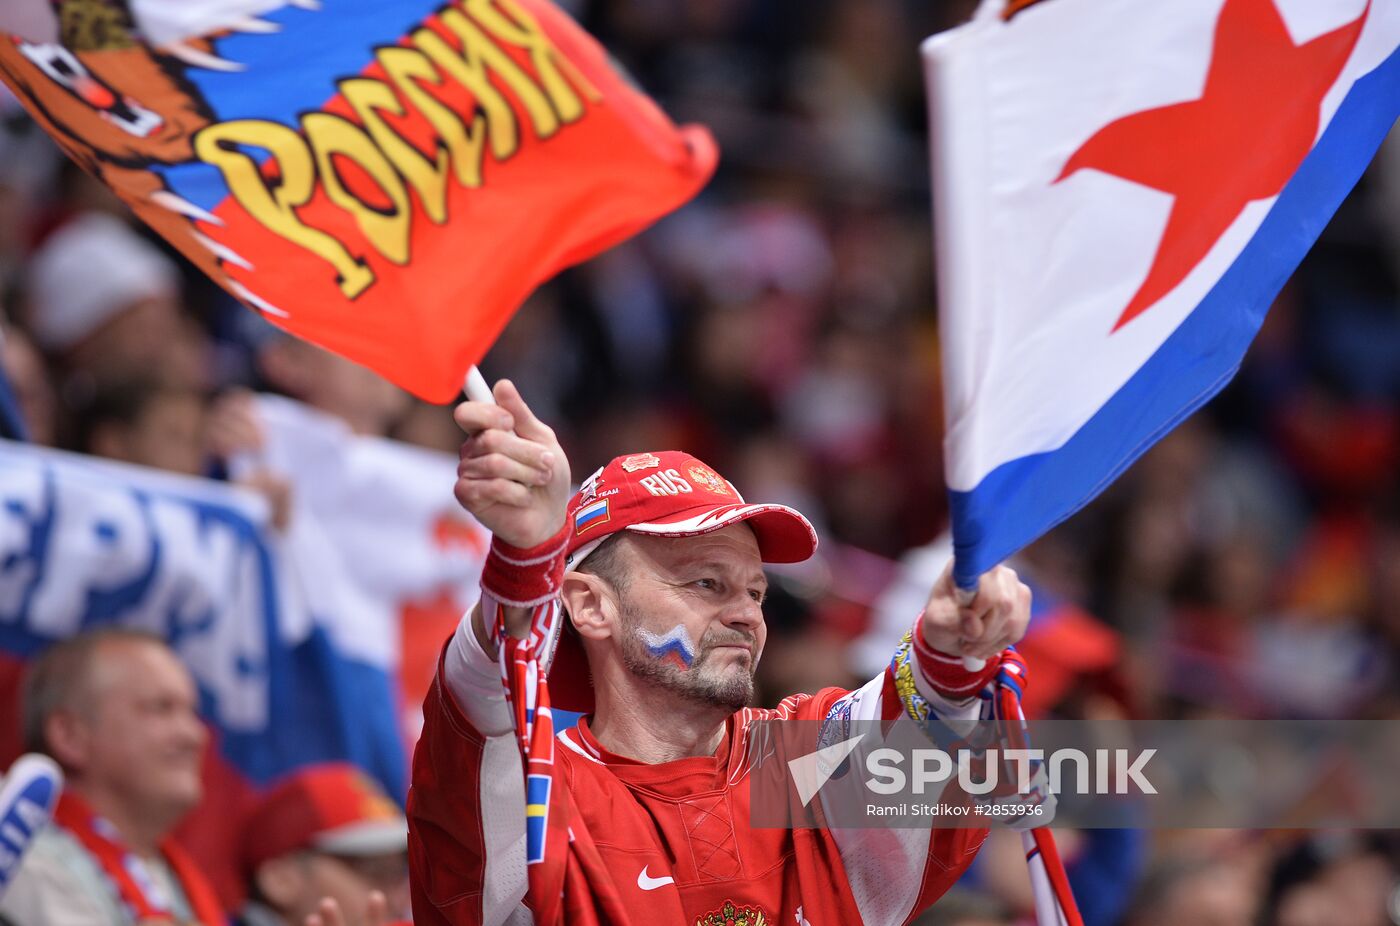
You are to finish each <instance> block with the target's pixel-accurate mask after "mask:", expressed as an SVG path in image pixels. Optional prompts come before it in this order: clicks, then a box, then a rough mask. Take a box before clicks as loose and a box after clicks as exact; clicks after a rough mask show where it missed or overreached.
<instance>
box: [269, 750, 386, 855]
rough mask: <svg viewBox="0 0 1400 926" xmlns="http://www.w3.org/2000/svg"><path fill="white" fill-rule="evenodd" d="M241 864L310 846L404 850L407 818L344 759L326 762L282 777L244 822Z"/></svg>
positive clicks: (334, 850)
mask: <svg viewBox="0 0 1400 926" xmlns="http://www.w3.org/2000/svg"><path fill="white" fill-rule="evenodd" d="M243 832H244V838H243V863H244V865H245V867H246V869H247V871H249V872H250V873H251V872H254V871H256V870H257V868H258V866H259V865H261V864H262V863H263V862H266V861H268V860H269V859H274V858H277V857H278V856H280V855H286V854H287V853H289V852H296V851H298V850H301V849H315V850H317V851H321V852H326V853H329V854H332V855H354V856H374V855H391V854H393V853H397V852H406V851H408V820H406V819H405V818H404V815H403V813H402V811H400V810H399V807H398V805H397V804H395V803H394V802H393V801H392V800H390V799H389V796H388V795H387V794H385V793H384V790H383V789H382V788H381V787H379V785H378V784H377V783H376V782H375V781H374V780H373V779H372V778H370V777H369V776H368V775H366V774H365V773H364V772H362V771H360V769H358V768H356V767H355V766H354V765H351V764H349V763H348V762H328V763H325V764H323V765H312V766H308V767H306V768H303V769H300V770H298V771H296V772H293V773H292V774H290V775H288V776H287V777H285V778H283V779H282V780H281V781H279V782H278V783H277V784H276V785H274V786H273V787H272V789H271V790H269V791H268V792H267V793H266V794H264V795H263V796H262V798H261V799H260V800H259V801H258V803H257V804H256V806H254V807H253V809H252V811H251V812H250V813H249V814H248V817H247V819H246V820H245V821H244V829H243Z"/></svg>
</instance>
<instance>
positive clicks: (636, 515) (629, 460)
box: [549, 450, 817, 713]
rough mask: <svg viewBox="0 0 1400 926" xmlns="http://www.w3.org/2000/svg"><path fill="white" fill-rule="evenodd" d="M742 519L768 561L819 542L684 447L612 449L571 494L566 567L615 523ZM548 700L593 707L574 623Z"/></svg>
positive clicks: (676, 532)
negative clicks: (620, 453) (620, 452)
mask: <svg viewBox="0 0 1400 926" xmlns="http://www.w3.org/2000/svg"><path fill="white" fill-rule="evenodd" d="M740 522H744V523H746V524H748V525H749V527H750V528H752V529H753V532H754V536H755V537H756V538H757V539H758V552H759V555H760V556H761V557H762V558H763V561H764V562H765V563H800V562H802V561H803V560H805V559H807V558H808V557H810V556H811V555H812V554H813V553H814V552H815V551H816V549H817V532H816V531H815V530H814V529H813V528H812V525H811V522H809V521H808V520H807V519H806V518H805V517H803V516H802V515H801V513H799V512H798V511H796V510H795V509H792V508H789V507H788V506H786V505H775V504H749V503H748V502H745V501H744V498H743V496H742V495H740V494H739V490H738V489H736V488H734V485H733V483H731V482H730V481H729V480H727V479H725V478H724V477H723V476H721V475H720V474H719V473H717V472H715V470H714V469H712V468H711V467H709V466H707V465H706V464H705V463H703V462H701V461H700V460H698V459H696V458H695V457H693V456H691V455H690V454H688V453H682V452H681V451H679V450H659V451H656V452H654V453H633V454H628V455H627V456H624V457H617V458H616V459H614V460H613V461H612V462H610V463H608V465H606V466H604V467H603V468H602V469H600V470H598V471H597V472H596V473H594V474H593V475H592V476H589V477H588V478H587V479H585V480H584V481H583V483H582V485H580V486H579V490H578V491H577V492H576V493H574V497H573V498H572V499H570V500H569V507H568V516H567V520H566V522H565V523H566V524H567V526H568V530H569V546H568V567H569V568H570V569H577V568H578V567H579V566H580V565H581V564H582V563H583V561H584V560H585V559H587V558H588V555H589V554H590V553H592V552H593V551H594V550H596V549H597V548H598V546H599V545H600V544H601V543H602V542H603V541H604V540H606V539H607V538H608V537H611V536H612V535H613V534H616V533H618V532H619V531H623V530H626V531H631V532H633V533H636V534H647V535H649V536H653V537H697V536H699V535H701V534H708V533H711V532H713V531H717V530H722V529H724V528H726V527H729V526H730V525H731V524H738V523H740ZM549 679H550V685H549V692H550V700H551V703H552V704H553V705H554V706H556V707H560V708H563V709H564V710H568V711H580V712H584V713H586V712H588V711H591V710H592V709H593V686H592V682H591V679H590V678H589V674H588V661H587V659H586V658H585V656H584V653H583V647H582V645H581V644H580V643H579V640H578V637H577V636H576V635H575V634H574V632H573V630H572V628H571V627H569V626H568V625H566V626H565V627H564V628H563V631H562V632H561V634H560V636H559V647H558V649H557V651H556V652H555V655H554V663H553V665H552V666H551V668H550V673H549Z"/></svg>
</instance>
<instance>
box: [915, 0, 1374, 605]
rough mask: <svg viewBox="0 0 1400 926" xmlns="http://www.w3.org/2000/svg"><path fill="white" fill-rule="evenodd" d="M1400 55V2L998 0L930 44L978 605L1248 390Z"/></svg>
mask: <svg viewBox="0 0 1400 926" xmlns="http://www.w3.org/2000/svg"><path fill="white" fill-rule="evenodd" d="M1398 44H1400V0H1175V2H1172V3H1157V4H1152V3H1148V4H1144V3H1141V2H1137V0H1038V2H1026V0H1014V2H1008V0H985V2H984V3H983V4H982V5H981V7H980V8H979V10H978V12H977V14H976V15H975V17H974V18H973V20H972V21H971V22H970V23H968V24H967V25H965V26H962V27H960V28H958V29H954V30H952V31H950V32H946V33H942V34H940V35H936V36H934V37H932V38H930V39H928V40H927V41H926V42H925V43H924V46H923V56H924V63H925V70H926V77H927V81H928V92H929V101H930V114H931V134H932V147H933V161H934V167H933V181H934V204H935V231H936V242H937V259H938V268H939V282H940V312H941V331H942V337H943V352H944V390H945V401H946V404H947V414H946V418H947V422H948V432H947V436H946V440H945V448H944V449H945V456H946V464H947V474H948V486H949V491H950V501H951V508H952V513H953V535H954V549H955V555H956V567H955V568H956V578H957V580H958V582H959V584H960V585H962V586H964V587H969V586H971V585H972V584H973V583H975V580H976V577H977V575H978V574H980V573H981V572H984V571H985V570H986V569H988V568H990V567H992V566H993V565H995V564H996V563H998V562H1000V561H1001V560H1002V559H1004V558H1005V557H1007V556H1008V555H1010V554H1011V553H1013V552H1015V551H1016V550H1017V549H1019V548H1020V547H1022V546H1023V545H1025V544H1026V543H1028V542H1030V541H1031V540H1034V539H1035V538H1036V537H1038V536H1039V535H1040V534H1041V533H1043V532H1044V531H1046V530H1048V529H1049V528H1050V527H1052V526H1054V525H1055V524H1057V523H1058V522H1060V521H1061V520H1063V519H1064V518H1066V517H1068V516H1069V515H1070V514H1072V513H1074V512H1075V511H1076V510H1078V509H1079V508H1080V507H1081V506H1083V505H1084V504H1085V503H1086V502H1088V501H1089V500H1090V499H1091V498H1093V497H1094V496H1095V495H1096V494H1097V493H1098V492H1099V491H1100V490H1102V489H1103V488H1104V487H1105V486H1106V485H1108V483H1110V482H1111V481H1112V480H1113V478H1114V477H1116V476H1117V475H1118V474H1119V473H1120V472H1121V471H1122V470H1123V469H1124V468H1126V467H1127V466H1128V465H1129V464H1130V463H1132V461H1133V460H1135V459H1136V458H1137V457H1138V456H1139V455H1141V454H1142V453H1143V451H1145V450H1146V449H1147V448H1148V447H1149V446H1151V445H1152V443H1153V442H1155V441H1156V440H1157V439H1158V438H1160V437H1161V436H1162V435H1163V434H1165V433H1166V432H1167V431H1169V430H1170V429H1171V428H1172V427H1174V426H1175V425H1176V424H1177V423H1178V422H1180V421H1181V420H1182V419H1183V418H1185V417H1186V416H1187V415H1189V414H1190V413H1191V412H1193V411H1194V410H1195V409H1197V408H1198V407H1200V405H1201V404H1202V403H1204V402H1205V401H1206V400H1207V399H1209V398H1210V397H1211V396H1213V395H1214V394H1215V393H1216V392H1218V391H1219V390H1220V388H1221V387H1222V386H1223V385H1224V384H1225V383H1226V382H1227V381H1228V380H1229V379H1230V378H1231V376H1233V374H1234V372H1235V370H1236V368H1237V367H1238V365H1239V363H1240V359H1241V357H1242V356H1243V354H1244V351H1245V349H1246V348H1247V347H1248V345H1249V342H1250V341H1251V340H1252V339H1253V337H1254V335H1255V333H1256V332H1257V331H1258V329H1259V326H1260V324H1261V323H1262V321H1263V317H1264V314H1265V312H1266V311H1267V310H1268V307H1269V305H1270V303H1271V302H1272V301H1273V298H1274V297H1275V295H1277V293H1278V290H1279V289H1280V288H1281V287H1282V285H1283V283H1284V282H1285V281H1286V280H1287V278H1288V276H1289V274H1291V273H1292V271H1293V269H1294V268H1295V267H1296V266H1297V264H1298V262H1299V261H1300V260H1301V259H1302V258H1303V256H1304V254H1306V252H1307V250H1308V248H1309V247H1311V245H1312V243H1313V241H1314V240H1316V238H1317V235H1318V234H1319V233H1320V232H1321V230H1322V228H1323V226H1324V225H1325V224H1326V222H1327V220H1328V219H1329V218H1330V217H1331V215H1332V213H1333V212H1334V211H1335V210H1336V208H1337V206H1338V205H1339V204H1340V203H1341V201H1342V199H1343V198H1344V197H1345V196H1346V194H1347V193H1348V192H1349V191H1350V189H1351V187H1352V186H1353V185H1354V184H1355V182H1356V180H1357V178H1358V177H1359V176H1360V175H1361V173H1362V171H1363V170H1364V169H1365V167H1366V165H1367V164H1368V163H1369V161H1370V160H1371V157H1372V156H1373V155H1374V153H1375V150H1376V148H1377V147H1378V146H1379V145H1380V142H1381V141H1382V140H1383V138H1384V137H1385V135H1386V133H1387V132H1388V131H1389V129H1390V128H1391V126H1392V125H1393V123H1394V122H1395V119H1396V116H1397V114H1400V56H1397V53H1396V48H1397V45H1398Z"/></svg>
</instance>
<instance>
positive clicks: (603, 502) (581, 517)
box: [574, 498, 609, 535]
mask: <svg viewBox="0 0 1400 926" xmlns="http://www.w3.org/2000/svg"><path fill="white" fill-rule="evenodd" d="M608 520H609V515H608V500H607V499H606V498H600V499H598V500H597V501H596V502H593V503H592V504H591V505H584V506H583V507H582V508H580V509H579V510H578V511H577V512H575V513H574V534H575V535H577V534H582V533H583V532H584V531H586V530H589V529H590V528H593V527H596V526H598V525H599V524H603V523H606V522H607V521H608Z"/></svg>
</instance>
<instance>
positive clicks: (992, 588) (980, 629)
mask: <svg viewBox="0 0 1400 926" xmlns="http://www.w3.org/2000/svg"><path fill="white" fill-rule="evenodd" d="M1030 620H1031V590H1030V589H1029V588H1027V587H1026V585H1025V583H1024V582H1022V581H1021V580H1020V579H1019V578H1017V576H1016V572H1015V570H1012V569H1009V568H1007V567H1006V566H997V567H996V568H995V569H992V570H990V571H989V572H986V573H984V574H983V575H982V577H981V578H980V579H979V580H978V582H977V594H976V595H975V596H974V597H973V599H972V601H971V603H970V604H959V603H958V590H957V586H956V585H954V584H953V564H952V563H951V562H950V563H949V564H948V568H947V569H944V570H943V574H942V575H941V576H939V577H938V581H937V582H936V583H934V586H933V594H932V595H930V596H929V600H928V605H927V606H926V607H925V608H924V616H923V620H922V621H921V622H920V627H921V629H922V631H923V634H924V642H925V643H927V644H928V645H929V646H931V647H933V648H934V649H936V650H938V651H939V652H940V653H947V654H948V655H949V656H970V657H972V658H974V659H991V658H993V657H994V656H996V655H997V654H998V653H1000V652H1001V651H1002V650H1004V649H1006V648H1007V647H1008V646H1011V645H1012V644H1014V643H1017V642H1019V641H1020V639H1021V638H1022V637H1024V636H1025V635H1026V627H1027V626H1028V625H1029V624H1030Z"/></svg>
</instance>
